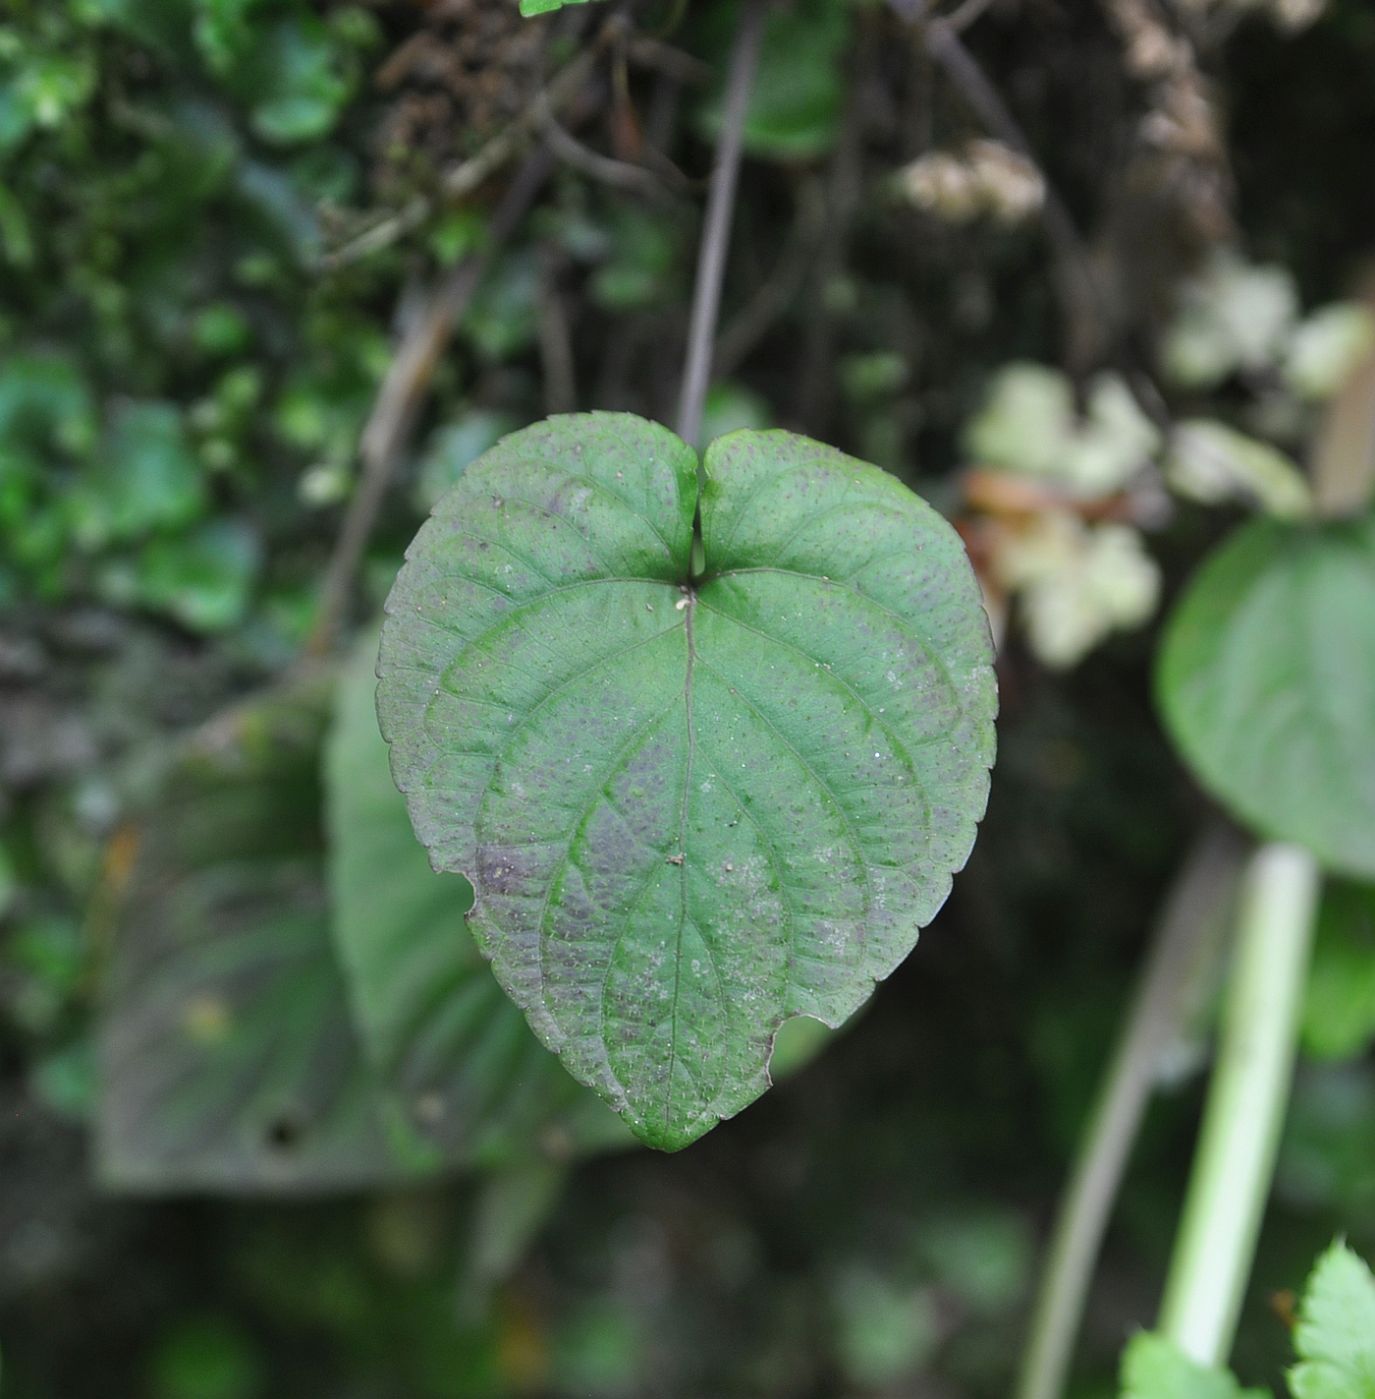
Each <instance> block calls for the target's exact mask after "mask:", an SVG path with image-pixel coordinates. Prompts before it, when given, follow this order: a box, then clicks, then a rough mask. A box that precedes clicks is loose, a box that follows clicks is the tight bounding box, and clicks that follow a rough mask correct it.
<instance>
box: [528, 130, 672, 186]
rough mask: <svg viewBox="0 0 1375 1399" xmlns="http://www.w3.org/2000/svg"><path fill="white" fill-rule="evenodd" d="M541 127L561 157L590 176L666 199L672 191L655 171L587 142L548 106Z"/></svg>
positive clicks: (551, 148)
mask: <svg viewBox="0 0 1375 1399" xmlns="http://www.w3.org/2000/svg"><path fill="white" fill-rule="evenodd" d="M540 131H541V133H542V135H543V136H544V139H545V140H546V141H547V142H548V144H549V149H550V150H551V151H553V153H554V155H555V156H557V157H558V159H559V160H561V161H562V162H563V163H564V164H565V165H567V166H570V167H571V168H572V169H574V170H576V171H578V173H579V174H582V175H586V176H587V177H588V178H589V179H592V180H597V181H598V182H599V183H601V184H604V185H610V186H611V187H612V188H613V189H623V190H630V191H633V192H635V193H638V194H646V195H649V196H650V197H651V198H657V199H663V198H664V197H665V195H666V194H667V193H668V190H667V189H666V187H665V185H664V182H663V180H661V179H660V178H659V176H658V175H656V174H655V173H654V171H652V170H649V169H646V167H645V166H643V165H634V164H632V163H631V162H630V161H628V160H616V159H615V158H614V157H612V156H609V155H603V154H602V153H601V152H600V151H594V150H593V149H592V148H591V147H590V146H585V145H583V143H582V142H581V141H579V140H578V138H577V137H576V136H574V135H572V134H571V133H570V132H569V131H568V130H567V129H566V128H565V127H564V126H562V125H561V124H560V122H559V120H558V118H557V117H556V116H554V114H553V113H552V112H551V111H547V110H546V112H545V113H544V115H543V116H542V117H541V119H540Z"/></svg>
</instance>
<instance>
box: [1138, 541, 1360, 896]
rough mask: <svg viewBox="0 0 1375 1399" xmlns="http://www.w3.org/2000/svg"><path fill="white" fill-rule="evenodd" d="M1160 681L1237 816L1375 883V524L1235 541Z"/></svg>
mask: <svg viewBox="0 0 1375 1399" xmlns="http://www.w3.org/2000/svg"><path fill="white" fill-rule="evenodd" d="M1156 678H1157V693H1158V697H1159V704H1160V708H1161V711H1162V714H1163V716H1164V719H1165V723H1166V726H1167V727H1168V729H1169V731H1170V734H1171V736H1172V737H1173V739H1174V741H1175V743H1176V744H1177V745H1178V747H1179V749H1180V751H1181V752H1182V753H1183V755H1184V757H1185V759H1186V760H1187V761H1188V762H1189V764H1190V766H1191V767H1192V768H1193V769H1194V771H1195V772H1196V773H1197V775H1198V777H1199V779H1200V780H1201V781H1202V782H1203V784H1204V785H1205V786H1206V787H1208V788H1209V789H1210V790H1211V791H1212V792H1213V793H1214V794H1215V795H1216V796H1217V797H1219V798H1220V799H1221V800H1222V801H1223V802H1225V803H1226V804H1227V805H1228V806H1229V807H1230V808H1231V809H1232V810H1233V811H1234V812H1235V813H1236V814H1237V815H1238V816H1239V817H1241V818H1242V819H1243V820H1244V821H1246V822H1247V823H1248V824H1249V825H1251V826H1252V827H1254V828H1255V829H1256V830H1258V831H1261V832H1263V833H1264V834H1265V835H1267V836H1269V837H1271V838H1274V839H1280V840H1290V841H1296V842H1298V843H1299V844H1301V845H1306V846H1308V847H1309V848H1310V849H1311V850H1312V851H1313V852H1314V854H1315V855H1316V856H1317V857H1318V858H1319V859H1320V860H1321V861H1322V862H1323V864H1325V865H1326V866H1328V867H1329V868H1330V869H1333V870H1336V871H1339V872H1341V873H1345V874H1351V875H1355V876H1357V877H1366V878H1369V877H1370V876H1371V875H1375V516H1366V517H1365V518H1363V519H1357V520H1349V521H1342V522H1337V523H1328V524H1285V523H1281V522H1279V521H1275V520H1257V521H1254V522H1253V523H1251V524H1249V525H1246V526H1245V527H1244V528H1242V529H1240V530H1238V531H1237V532H1236V534H1235V535H1234V536H1233V537H1232V538H1231V539H1230V540H1228V542H1227V543H1226V544H1224V545H1223V546H1222V548H1221V549H1219V550H1218V551H1217V552H1216V553H1215V554H1214V555H1213V556H1212V557H1211V558H1210V559H1209V560H1208V562H1207V563H1205V564H1204V566H1203V568H1202V570H1201V571H1200V572H1199V574H1198V576H1197V578H1195V580H1194V581H1193V583H1192V584H1191V585H1190V587H1189V589H1188V591H1187V593H1186V594H1185V596H1184V599H1183V601H1182V602H1181V603H1180V605H1179V606H1178V608H1177V609H1176V611H1175V614H1174V616H1173V617H1172V618H1171V620H1170V624H1169V626H1168V628H1167V631H1166V634H1165V640H1164V644H1163V646H1162V648H1161V654H1160V663H1159V668H1158V671H1157V677H1156Z"/></svg>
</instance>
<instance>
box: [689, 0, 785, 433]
mask: <svg viewBox="0 0 1375 1399" xmlns="http://www.w3.org/2000/svg"><path fill="white" fill-rule="evenodd" d="M763 34H764V0H746V5H745V10H744V15H743V18H742V19H741V21H740V27H739V29H738V30H737V31H736V35H735V41H734V44H733V46H732V48H731V55H730V67H729V69H728V70H727V74H726V100H725V106H724V109H723V114H722V117H721V134H720V137H719V138H718V140H717V145H716V167H715V169H714V170H713V171H712V176H711V189H710V192H709V193H708V195H707V211H706V217H705V220H704V223H703V228H702V245H701V251H700V253H699V255H698V259H697V278H696V282H695V284H694V287H693V296H692V319H691V321H690V323H689V327H688V343H687V353H686V357H685V363H684V369H683V383H682V391H681V394H680V397H679V400H678V418H677V427H678V436H679V437H681V438H682V439H683V440H684V441H686V442H691V443H694V444H695V443H696V441H697V438H698V436H699V435H700V433H701V430H702V410H703V408H704V406H705V404H706V397H707V386H708V384H709V383H710V380H711V365H712V350H713V347H714V344H715V340H716V321H717V317H718V316H719V314H720V311H721V287H722V284H723V282H724V281H725V275H726V252H727V249H728V247H729V244H730V227H731V217H732V215H733V214H734V212H735V189H736V185H737V183H738V182H739V176H740V157H741V154H742V151H743V148H744V137H745V117H746V115H747V114H748V112H749V105H750V93H751V91H752V89H753V87H754V74H755V69H756V68H757V67H758V63H759V47H760V42H761V40H762V38H763Z"/></svg>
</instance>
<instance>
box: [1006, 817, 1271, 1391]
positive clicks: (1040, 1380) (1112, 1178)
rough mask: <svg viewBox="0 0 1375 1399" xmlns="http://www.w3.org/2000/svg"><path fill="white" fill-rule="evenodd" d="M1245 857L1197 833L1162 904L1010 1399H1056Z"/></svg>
mask: <svg viewBox="0 0 1375 1399" xmlns="http://www.w3.org/2000/svg"><path fill="white" fill-rule="evenodd" d="M1244 850H1245V847H1244V845H1243V843H1242V841H1241V838H1240V836H1239V835H1238V834H1237V833H1236V832H1234V831H1233V830H1232V829H1231V828H1230V827H1226V826H1220V825H1219V826H1217V827H1215V828H1214V829H1212V830H1209V831H1207V832H1205V833H1204V835H1203V836H1202V838H1201V839H1200V840H1199V841H1198V843H1197V844H1196V845H1195V847H1194V849H1193V850H1192V851H1191V852H1190V854H1189V857H1188V859H1187V860H1186V861H1185V863H1184V866H1183V868H1182V869H1181V870H1180V872H1179V875H1178V876H1177V878H1176V880H1175V883H1174V886H1173V888H1172V889H1171V891H1170V894H1169V897H1168V899H1167V900H1166V903H1165V907H1164V909H1163V911H1162V914H1161V917H1160V920H1159V922H1158V923H1157V925H1156V929H1155V935H1154V938H1153V940H1152V943H1151V948H1150V951H1149V952H1148V954H1147V957H1146V962H1145V965H1144V967H1143V968H1142V971H1141V979H1140V982H1139V984H1138V986H1137V990H1136V994H1135V997H1134V999H1133V1002H1132V1008H1131V1012H1130V1014H1129V1016H1128V1018H1127V1021H1126V1024H1125V1025H1124V1026H1123V1029H1122V1033H1121V1037H1120V1038H1119V1040H1118V1042H1117V1047H1116V1050H1115V1052H1114V1054H1113V1057H1112V1060H1111V1061H1110V1064H1109V1066H1108V1070H1107V1072H1106V1074H1105V1075H1104V1077H1103V1081H1102V1084H1101V1085H1100V1088H1099V1093H1098V1100H1097V1102H1096V1104H1095V1106H1094V1109H1093V1113H1092V1116H1091V1117H1090V1119H1089V1126H1088V1129H1087V1131H1086V1133H1085V1136H1084V1139H1083V1142H1082V1144H1081V1147H1080V1150H1079V1155H1078V1159H1077V1160H1076V1161H1075V1164H1074V1170H1073V1173H1072V1175H1071V1176H1070V1179H1069V1183H1068V1184H1067V1186H1066V1187H1065V1193H1064V1196H1063V1198H1062V1200H1061V1202H1060V1208H1059V1212H1058V1214H1057V1217H1056V1221H1055V1228H1054V1231H1053V1233H1052V1235H1051V1240H1050V1246H1049V1249H1048V1250H1047V1255H1046V1263H1045V1267H1044V1269H1043V1271H1042V1275H1041V1285H1040V1290H1039V1292H1038V1295H1037V1298H1036V1305H1035V1309H1034V1311H1033V1313H1032V1320H1031V1327H1030V1332H1029V1336H1028V1343H1027V1345H1026V1347H1025V1349H1024V1351H1023V1355H1022V1370H1021V1374H1020V1375H1019V1377H1018V1384H1017V1390H1016V1394H1017V1399H1059V1396H1060V1394H1061V1393H1062V1392H1063V1390H1064V1384H1065V1377H1066V1375H1067V1373H1068V1370H1069V1363H1070V1358H1071V1356H1072V1354H1073V1350H1074V1340H1075V1336H1076V1335H1077V1333H1078V1330H1079V1324H1080V1321H1081V1318H1082V1316H1083V1311H1084V1301H1085V1299H1086V1297H1087V1296H1088V1287H1089V1281H1090V1279H1091V1278H1092V1276H1093V1269H1094V1265H1095V1263H1096V1262H1097V1259H1098V1252H1099V1249H1100V1247H1101V1245H1102V1241H1103V1232H1104V1230H1105V1228H1106V1227H1107V1222H1108V1217H1109V1215H1110V1213H1111V1211H1112V1205H1113V1201H1114V1200H1115V1199H1116V1198H1117V1192H1118V1189H1119V1188H1120V1186H1121V1183H1122V1174H1123V1171H1124V1170H1125V1168H1126V1164H1127V1159H1128V1157H1129V1156H1130V1154H1131V1149H1132V1146H1133V1144H1134V1143H1135V1141H1136V1138H1137V1135H1138V1133H1139V1131H1140V1127H1141V1120H1142V1117H1143V1115H1144V1113H1145V1110H1146V1104H1147V1102H1148V1101H1149V1099H1150V1095H1151V1090H1152V1088H1153V1086H1154V1084H1155V1082H1156V1080H1157V1078H1158V1076H1159V1072H1160V1066H1161V1060H1162V1058H1163V1056H1164V1054H1165V1051H1166V1050H1167V1049H1168V1047H1169V1044H1170V1042H1171V1040H1172V1039H1173V1038H1174V1037H1175V1036H1176V1035H1177V1034H1178V1032H1179V1028H1180V1025H1181V1021H1182V1020H1183V1018H1184V1016H1185V1014H1186V1012H1187V1009H1188V1006H1189V1002H1190V995H1189V993H1190V991H1191V990H1192V988H1193V987H1194V986H1195V985H1196V984H1197V982H1198V980H1199V979H1200V976H1201V974H1202V965H1201V964H1205V963H1206V962H1207V961H1208V954H1209V952H1210V951H1211V952H1213V953H1214V955H1215V953H1216V947H1215V945H1212V946H1210V943H1215V940H1212V939H1210V938H1209V937H1208V936H1207V935H1208V933H1209V932H1210V931H1212V929H1214V928H1220V927H1221V926H1222V920H1223V919H1224V918H1225V915H1226V911H1227V907H1228V905H1229V904H1230V902H1231V900H1232V897H1233V891H1234V889H1235V886H1236V881H1237V875H1238V871H1239V869H1240V864H1241V859H1242V855H1243V853H1244Z"/></svg>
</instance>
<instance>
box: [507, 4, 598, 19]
mask: <svg viewBox="0 0 1375 1399" xmlns="http://www.w3.org/2000/svg"><path fill="white" fill-rule="evenodd" d="M586 3H587V0H520V12H521V14H523V15H525V16H526V18H529V17H530V16H532V15H547V14H549V13H551V12H552V11H554V10H561V9H563V7H564V6H565V5H585V4H586Z"/></svg>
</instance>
